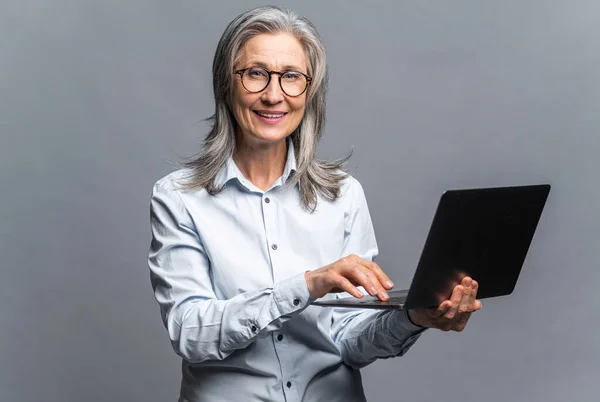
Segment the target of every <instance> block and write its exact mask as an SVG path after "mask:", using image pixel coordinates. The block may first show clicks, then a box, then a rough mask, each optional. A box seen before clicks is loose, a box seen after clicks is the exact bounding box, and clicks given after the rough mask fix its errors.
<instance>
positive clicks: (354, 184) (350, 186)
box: [340, 174, 365, 201]
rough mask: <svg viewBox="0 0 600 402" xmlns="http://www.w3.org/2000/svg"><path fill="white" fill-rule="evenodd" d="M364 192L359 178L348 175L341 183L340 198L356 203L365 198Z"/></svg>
mask: <svg viewBox="0 0 600 402" xmlns="http://www.w3.org/2000/svg"><path fill="white" fill-rule="evenodd" d="M364 196H365V195H364V190H363V187H362V185H361V184H360V182H359V181H358V179H357V178H355V177H354V176H352V175H350V174H349V175H348V176H347V177H346V178H345V179H343V180H342V181H341V182H340V198H341V199H345V200H350V201H356V200H357V199H360V198H363V197H364Z"/></svg>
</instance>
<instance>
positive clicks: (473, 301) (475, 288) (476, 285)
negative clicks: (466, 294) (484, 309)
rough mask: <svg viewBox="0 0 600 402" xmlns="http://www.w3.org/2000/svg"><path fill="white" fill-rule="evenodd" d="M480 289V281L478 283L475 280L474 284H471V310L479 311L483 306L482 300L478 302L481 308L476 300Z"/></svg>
mask: <svg viewBox="0 0 600 402" xmlns="http://www.w3.org/2000/svg"><path fill="white" fill-rule="evenodd" d="M478 290H479V283H477V281H473V283H472V285H471V302H470V303H469V306H470V309H469V311H470V312H473V311H477V310H479V308H481V302H480V303H478V304H479V306H480V307H479V308H476V304H477V303H476V302H477V291H478Z"/></svg>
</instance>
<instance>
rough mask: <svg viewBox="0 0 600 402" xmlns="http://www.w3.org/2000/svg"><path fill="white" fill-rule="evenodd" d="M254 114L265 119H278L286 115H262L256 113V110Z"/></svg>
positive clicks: (261, 113)
mask: <svg viewBox="0 0 600 402" xmlns="http://www.w3.org/2000/svg"><path fill="white" fill-rule="evenodd" d="M254 113H256V114H257V115H259V116H260V117H263V118H265V119H280V118H282V117H283V116H285V115H286V113H263V112H257V111H256V110H255V111H254Z"/></svg>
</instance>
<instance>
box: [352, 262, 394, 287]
mask: <svg viewBox="0 0 600 402" xmlns="http://www.w3.org/2000/svg"><path fill="white" fill-rule="evenodd" d="M359 263H360V264H361V265H363V266H364V267H366V268H367V269H369V270H371V272H373V273H374V274H375V276H376V277H377V280H378V281H379V283H380V284H381V286H382V287H383V288H385V289H387V290H389V289H391V288H393V287H394V283H393V282H392V280H391V279H390V278H389V277H388V276H387V275H386V273H385V272H383V269H381V267H380V266H379V265H378V264H377V263H375V262H373V261H368V260H365V259H362V258H361V259H360V261H359Z"/></svg>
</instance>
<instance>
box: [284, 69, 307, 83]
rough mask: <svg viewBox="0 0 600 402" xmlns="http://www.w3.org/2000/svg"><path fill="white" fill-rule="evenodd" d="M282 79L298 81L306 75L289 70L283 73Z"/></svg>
mask: <svg viewBox="0 0 600 402" xmlns="http://www.w3.org/2000/svg"><path fill="white" fill-rule="evenodd" d="M281 78H282V79H284V80H286V81H291V82H293V81H298V80H301V79H302V78H304V76H303V75H302V74H300V73H296V72H294V71H287V72H285V73H283V75H282V76H281Z"/></svg>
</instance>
